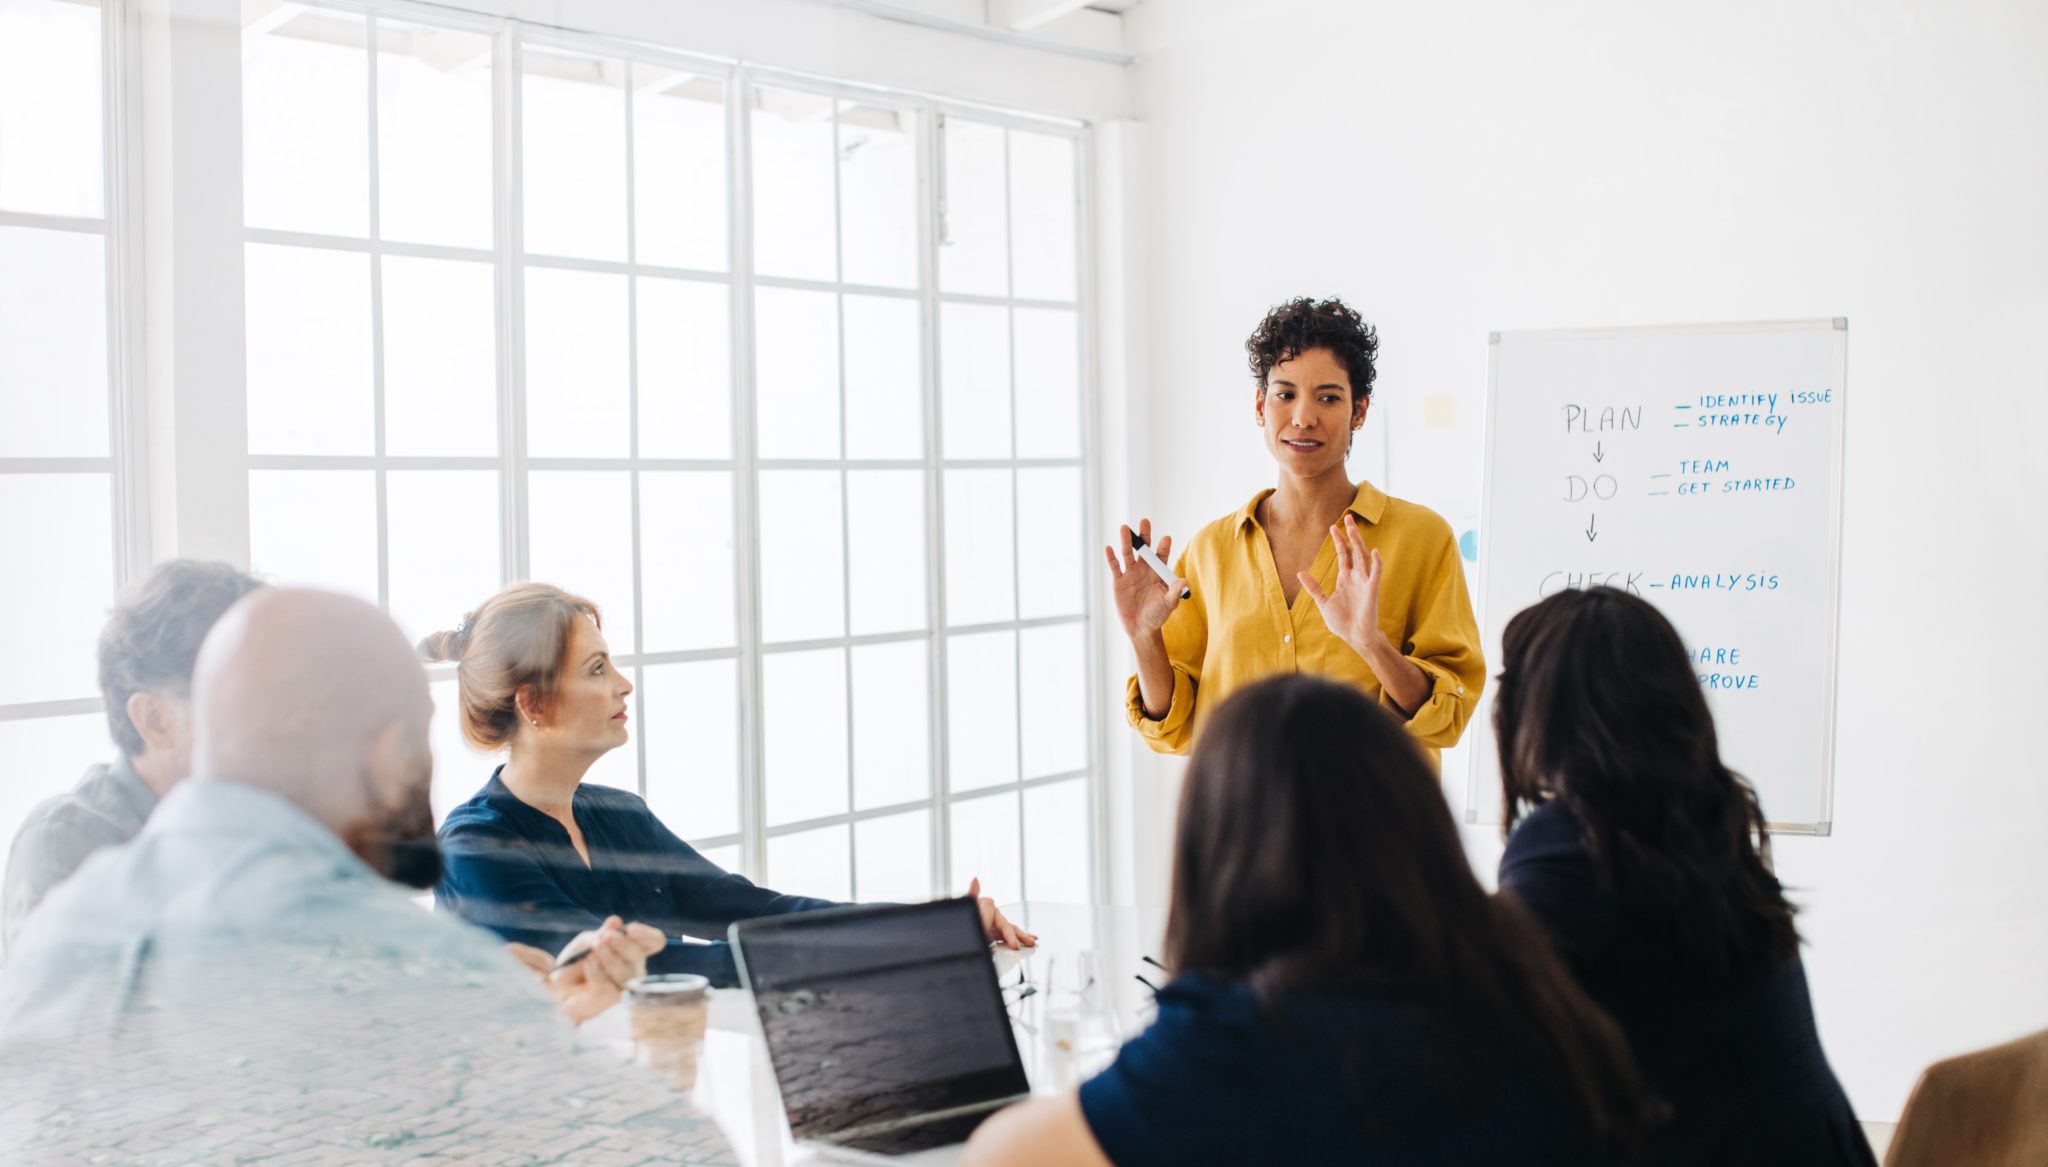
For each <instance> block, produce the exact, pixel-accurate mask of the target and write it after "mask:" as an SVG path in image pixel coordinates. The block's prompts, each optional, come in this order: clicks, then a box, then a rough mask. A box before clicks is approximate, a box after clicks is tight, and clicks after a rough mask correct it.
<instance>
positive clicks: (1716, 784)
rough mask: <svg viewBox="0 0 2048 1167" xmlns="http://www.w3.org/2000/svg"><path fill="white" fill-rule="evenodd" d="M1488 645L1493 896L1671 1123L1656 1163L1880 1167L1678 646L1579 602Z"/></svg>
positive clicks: (1642, 606) (1609, 591)
mask: <svg viewBox="0 0 2048 1167" xmlns="http://www.w3.org/2000/svg"><path fill="white" fill-rule="evenodd" d="M1502 648H1503V653H1504V656H1505V658H1506V659H1505V660H1504V661H1503V667H1502V671H1501V675H1500V678H1499V681H1498V685H1499V687H1498V688H1497V689H1496V690H1495V693H1494V725H1495V730H1496V733H1497V735H1498V738H1499V746H1500V771H1501V781H1502V786H1503V797H1504V800H1505V803H1506V809H1507V822H1508V828H1509V831H1510V833H1509V835H1508V841H1507V852H1506V855H1505V856H1504V857H1503V858H1502V860H1501V866H1500V884H1501V888H1502V889H1503V892H1504V893H1506V894H1508V895H1511V896H1513V897H1516V898H1519V899H1520V900H1521V901H1522V902H1523V903H1525V904H1526V905H1527V906H1528V908H1529V909H1530V911H1531V912H1532V913H1533V914H1534V916H1535V917H1536V919H1537V920H1538V921H1539V922H1540V923H1541V925H1542V926H1543V928H1544V929H1545V931H1547V932H1548V933H1549V934H1550V937H1551V940H1552V941H1553V942H1554V943H1555V944H1556V946H1557V948H1558V951H1559V952H1560V953H1561V954H1562V955H1563V956H1564V958H1565V960H1566V961H1567V963H1569V964H1570V965H1571V967H1572V969H1573V971H1574V972H1575V973H1576V974H1577V976H1578V979H1579V983H1580V984H1581V985H1582V986H1583V987H1584V988H1585V990H1586V991H1587V993H1588V994H1589V995H1591V996H1592V998H1593V999H1594V1000H1595V1001H1597V1002H1599V1004H1600V1005H1601V1006H1602V1007H1603V1008H1604V1009H1606V1010H1607V1011H1608V1013H1609V1014H1611V1015H1612V1016H1613V1017H1614V1019H1615V1021H1616V1022H1617V1023H1618V1024H1619V1025H1620V1026H1621V1028H1622V1031H1623V1032H1624V1033H1625V1034H1626V1035H1627V1037H1628V1040H1629V1044H1630V1047H1631V1049H1632V1051H1633V1052H1634V1054H1635V1057H1636V1061H1637V1063H1638V1064H1639V1065H1640V1066H1641V1067H1642V1070H1643V1077H1644V1080H1645V1081H1646V1082H1647V1083H1648V1085H1649V1086H1650V1087H1651V1088H1652V1089H1653V1090H1655V1091H1656V1092H1657V1093H1658V1094H1659V1095H1661V1096H1662V1097H1663V1098H1664V1099H1665V1100H1666V1101H1668V1102H1669V1103H1670V1104H1671V1107H1672V1118H1671V1121H1670V1123H1669V1124H1667V1125H1666V1126H1665V1127H1664V1128H1663V1129H1662V1130H1660V1131H1659V1132H1658V1134H1657V1136H1656V1138H1655V1141H1654V1144H1653V1149H1654V1152H1655V1153H1654V1154H1653V1156H1652V1159H1653V1161H1654V1162H1657V1163H1660V1164H1677V1165H1686V1164H1701V1165H1704V1164H1725V1163H1742V1164H1746V1165H1752V1167H1769V1165H1771V1164H1784V1165H1786V1167H1792V1165H1794V1164H1797V1165H1798V1167H1835V1165H1842V1164H1855V1165H1858V1167H1874V1162H1875V1161H1874V1159H1873V1157H1872V1155H1871V1152H1870V1146H1869V1144H1868V1143H1867V1142H1866V1141H1865V1139H1864V1137H1863V1133H1862V1131H1861V1129H1860V1128H1859V1127H1858V1126H1857V1124H1856V1120H1855V1116H1854V1115H1853V1114H1852V1113H1851V1112H1850V1110H1849V1102H1848V1099H1847V1097H1846V1096H1845V1095H1844V1094H1843V1093H1842V1088H1841V1085H1840V1084H1839V1083H1838V1082H1837V1081H1836V1080H1835V1075H1834V1071H1833V1070H1831V1069H1830V1068H1829V1067H1828V1062H1827V1058H1826V1056H1825V1055H1824V1054H1823V1053H1822V1052H1821V1047H1820V1037H1819V1035H1818V1033H1817V1032H1816V1031H1815V1028H1814V1021H1813V1003H1812V1000H1811V999H1810V997H1809V995H1808V992H1807V987H1806V971H1805V968H1804V967H1803V966H1802V964H1801V963H1800V960H1799V933H1798V931H1797V930H1796V929H1795V928H1794V927H1793V923H1792V914H1793V907H1792V905H1791V904H1790V903H1789V902H1787V900H1786V899H1785V893H1784V889H1783V888H1781V887H1780V886H1779V884H1778V880H1777V877H1776V876H1774V875H1772V874H1771V870H1770V867H1769V863H1768V858H1769V851H1768V847H1769V841H1768V839H1767V838H1766V836H1764V834H1763V825H1764V817H1763V811H1762V808H1761V807H1760V806H1759V805H1758V802H1757V797H1756V793H1755V791H1753V790H1752V789H1751V788H1750V787H1749V785H1748V783H1746V782H1745V781H1744V780H1743V779H1742V778H1741V777H1740V776H1739V775H1737V774H1735V773H1734V772H1733V771H1731V770H1729V769H1728V767H1727V766H1725V765H1723V764H1722V762H1721V754H1720V746H1719V744H1718V742H1717V740H1716V737H1715V733H1714V720H1713V716H1712V715H1711V714H1710V713H1709V712H1708V709H1707V702H1706V697H1705V696H1704V695H1703V694H1702V693H1701V692H1700V687H1699V683H1698V681H1697V680H1696V679H1695V677H1694V675H1693V669H1692V666H1691V661H1690V658H1689V657H1688V656H1687V654H1686V651H1685V646H1684V644H1683V642H1682V641H1681V640H1680V639H1679V636H1678V633H1677V631H1676V630H1675V629H1673V628H1672V626H1671V624H1670V622H1669V621H1667V620H1665V619H1664V617H1663V616H1662V615H1661V614H1660V613H1658V611H1657V609H1656V608H1654V607H1652V606H1651V605H1650V604H1649V603H1647V602H1646V601H1644V600H1642V599H1641V598H1639V597H1636V596H1632V595H1629V594H1628V593H1626V592H1623V591H1618V590H1616V589H1614V588H1594V589H1591V590H1589V591H1570V592H1561V593H1559V594H1557V595H1555V596H1552V597H1550V598H1549V599H1547V600H1544V601H1543V602H1542V603H1539V604H1537V605H1535V606H1534V607H1531V608H1529V609H1527V610H1526V611H1524V612H1522V613H1520V614H1519V615H1517V616H1516V617H1515V618H1514V619H1513V620H1512V621H1510V622H1509V624H1508V627H1507V632H1506V634H1505V636H1504V637H1503V640H1502Z"/></svg>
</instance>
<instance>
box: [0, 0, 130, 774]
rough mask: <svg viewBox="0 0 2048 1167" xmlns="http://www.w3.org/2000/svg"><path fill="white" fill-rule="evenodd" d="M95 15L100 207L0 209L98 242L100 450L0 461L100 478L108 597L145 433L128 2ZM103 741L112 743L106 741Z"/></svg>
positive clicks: (109, 3)
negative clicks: (103, 431)
mask: <svg viewBox="0 0 2048 1167" xmlns="http://www.w3.org/2000/svg"><path fill="white" fill-rule="evenodd" d="M97 8H98V11H99V17H100V20H99V37H100V44H99V50H100V51H99V67H100V76H99V82H100V84H99V97H100V118H99V134H100V143H99V145H100V208H99V214H98V215H96V216H93V215H52V214H47V213H44V212H39V211H10V210H6V209H4V208H0V227H20V228H26V229H29V230H42V231H62V232H66V233H69V234H77V235H97V236H99V237H100V240H101V256H100V273H101V277H100V278H101V281H102V289H101V290H102V302H103V305H104V308H103V311H104V312H105V321H104V324H103V328H102V342H101V343H102V345H103V346H104V347H103V355H104V357H105V359H106V387H105V393H106V403H107V452H106V453H105V454H89V455H62V456H57V457H40V456H29V457H9V458H0V476H6V477H16V476H30V475H42V474H98V475H105V476H106V481H107V504H108V506H107V509H108V519H109V520H110V528H109V530H108V531H107V532H106V534H105V537H106V538H107V539H108V541H109V543H110V544H111V550H112V552H113V554H112V556H111V557H110V558H111V563H112V567H113V574H112V578H111V579H109V580H108V581H107V583H108V585H109V595H110V596H117V595H118V594H119V593H120V590H121V589H122V588H123V587H125V586H126V585H127V584H128V583H129V582H130V581H131V580H133V579H135V578H136V577H137V576H138V575H140V574H142V572H143V571H144V570H145V569H146V568H147V567H148V566H149V563H150V558H151V556H150V551H151V541H150V523H149V505H148V499H147V496H146V493H145V487H146V483H147V482H148V478H149V467H148V462H147V458H146V454H147V449H148V445H147V443H148V429H147V415H146V412H145V411H146V408H147V406H146V402H145V401H144V399H143V381H142V377H141V362H142V359H143V357H142V354H143V352H144V344H145V341H146V337H145V336H144V334H143V330H142V328H143V326H142V320H141V314H140V313H139V312H137V311H135V309H134V303H135V301H134V293H135V290H136V289H139V288H140V287H141V285H142V281H141V279H140V270H139V264H140V257H141V246H140V239H141V234H140V232H141V221H140V216H139V215H137V214H136V213H135V210H134V204H133V195H134V193H135V189H136V188H135V184H136V182H137V180H138V176H139V174H140V153H139V151H140V142H139V135H138V134H137V133H136V126H137V125H138V124H139V122H138V116H139V112H140V110H139V105H138V104H137V102H136V100H135V96H136V92H137V90H138V88H139V87H138V86H136V85H133V84H132V83H131V81H132V78H133V77H134V76H135V74H136V69H137V62H136V60H135V53H134V51H133V47H132V46H131V44H130V43H129V28H130V24H131V14H130V12H129V6H128V0H97ZM105 708H106V702H105V700H104V698H102V697H101V696H100V695H99V694H98V693H97V692H95V693H93V694H91V695H88V696H78V697H57V698H51V699H47V700H40V701H15V702H9V703H4V704H0V722H29V721H45V720H51V719H55V718H60V717H74V716H79V715H84V714H93V713H100V712H103V711H104V710H105ZM109 744H110V745H111V744H112V743H111V742H110V743H109Z"/></svg>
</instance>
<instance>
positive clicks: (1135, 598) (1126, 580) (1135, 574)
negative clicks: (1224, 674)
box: [1102, 519, 1187, 640]
mask: <svg viewBox="0 0 2048 1167" xmlns="http://www.w3.org/2000/svg"><path fill="white" fill-rule="evenodd" d="M1117 533H1118V535H1119V537H1120V538H1119V542H1118V543H1117V545H1116V546H1115V547H1104V548H1103V549H1102V553H1103V554H1104V555H1105V556H1107V557H1108V558H1109V572H1110V575H1112V576H1113V577H1115V579H1116V584H1115V588H1116V614H1117V618H1118V619H1120V620H1122V621H1123V622H1124V635H1126V636H1128V637H1130V638H1131V639H1132V640H1136V639H1138V638H1139V637H1141V636H1150V635H1151V634H1153V633H1155V632H1157V631H1159V630H1160V629H1161V628H1164V627H1165V626H1166V618H1167V617H1168V616H1171V615H1173V610H1174V609H1175V608H1177V607H1179V606H1180V593H1181V591H1182V589H1184V588H1186V587H1187V581H1186V580H1181V579H1177V580H1174V581H1173V585H1172V586H1171V587H1169V586H1167V585H1166V584H1165V583H1164V582H1162V581H1161V580H1160V578H1159V576H1158V574H1157V573H1156V572H1154V571H1153V570H1152V569H1151V568H1149V567H1147V566H1145V565H1144V564H1143V563H1142V562H1140V561H1139V560H1138V557H1137V555H1136V554H1135V553H1134V552H1132V550H1131V529H1130V527H1128V526H1125V527H1120V528H1118V530H1117ZM1138 535H1139V537H1140V538H1142V539H1144V540H1145V542H1146V543H1148V544H1149V543H1151V542H1152V520H1151V519H1141V520H1139V522H1138ZM1152 550H1153V553H1154V554H1156V555H1158V556H1159V561H1160V562H1161V563H1172V562H1173V560H1171V559H1169V558H1168V555H1169V554H1171V553H1172V551H1173V536H1171V535H1168V536H1167V537H1165V538H1163V539H1161V540H1160V541H1159V543H1158V544H1157V545H1156V546H1154V547H1153V549H1152Z"/></svg>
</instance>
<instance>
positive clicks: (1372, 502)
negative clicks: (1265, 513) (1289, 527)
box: [1237, 480, 1387, 531]
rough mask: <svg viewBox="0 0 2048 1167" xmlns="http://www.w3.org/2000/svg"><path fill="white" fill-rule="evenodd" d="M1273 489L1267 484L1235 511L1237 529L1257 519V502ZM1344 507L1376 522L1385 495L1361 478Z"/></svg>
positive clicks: (1378, 519)
mask: <svg viewBox="0 0 2048 1167" xmlns="http://www.w3.org/2000/svg"><path fill="white" fill-rule="evenodd" d="M1273 490H1274V488H1273V487H1270V486H1269V487H1267V488H1266V489H1264V490H1262V491H1260V492H1259V493H1257V494H1255V495H1253V496H1252V500H1251V501H1250V502H1248V503H1246V504H1244V509H1242V510H1240V511H1238V512H1237V529H1238V530H1240V531H1242V530H1244V529H1245V525H1246V524H1248V523H1256V522H1258V521H1259V504H1260V503H1262V502H1264V501H1266V496H1267V495H1269V494H1272V493H1273ZM1346 509H1348V510H1349V511H1350V512H1351V513H1352V514H1354V515H1357V516H1358V517H1359V518H1361V519H1364V520H1365V521H1366V522H1368V523H1378V522H1379V521H1380V516H1382V515H1384V514H1386V513H1387V496H1386V495H1385V494H1383V493H1381V491H1380V488H1379V487H1377V486H1374V485H1373V484H1372V483H1370V482H1365V481H1362V480H1361V481H1360V482H1359V484H1358V493H1357V494H1354V495H1352V496H1351V505H1350V506H1349V507H1348V508H1346Z"/></svg>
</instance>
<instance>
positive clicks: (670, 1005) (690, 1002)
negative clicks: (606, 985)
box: [626, 973, 711, 1093]
mask: <svg viewBox="0 0 2048 1167" xmlns="http://www.w3.org/2000/svg"><path fill="white" fill-rule="evenodd" d="M626 1004H627V1010H628V1012H627V1017H628V1018H629V1021H630V1024H631V1028H632V1032H633V1060H634V1061H636V1062H638V1063H640V1064H641V1065H643V1066H646V1067H648V1068H649V1069H651V1070H653V1071H654V1072H655V1073H657V1074H659V1075H661V1076H662V1078H664V1079H665V1080H667V1082H668V1083H669V1085H671V1086H674V1087H675V1088H676V1089H678V1090H681V1091H683V1092H685V1093H688V1092H689V1091H690V1090H692V1089H694V1088H695V1087H696V1085H697V1058H698V1055H699V1054H700V1053H702V1051H703V1049H704V1027H705V1024H706V1023H707V1022H708V1021H709V1019H710V1016H711V982H710V981H709V980H706V979H705V978H703V977H700V976H697V975H696V974H694V973H675V974H670V975H666V976H649V977H640V978H638V979H636V980H631V981H627V982H626Z"/></svg>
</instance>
